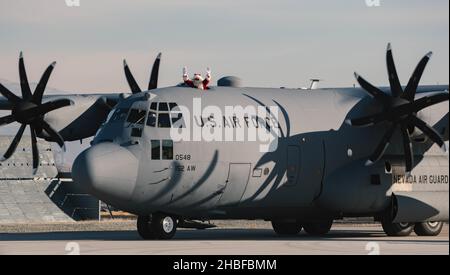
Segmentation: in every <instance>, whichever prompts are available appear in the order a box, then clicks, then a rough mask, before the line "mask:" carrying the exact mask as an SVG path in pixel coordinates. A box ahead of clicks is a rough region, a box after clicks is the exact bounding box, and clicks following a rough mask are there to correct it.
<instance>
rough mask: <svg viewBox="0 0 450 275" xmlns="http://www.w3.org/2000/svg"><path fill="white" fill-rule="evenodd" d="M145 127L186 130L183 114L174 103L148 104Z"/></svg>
mask: <svg viewBox="0 0 450 275" xmlns="http://www.w3.org/2000/svg"><path fill="white" fill-rule="evenodd" d="M130 115H131V114H130ZM147 126H150V127H158V128H170V127H173V128H186V125H185V122H184V119H183V113H182V112H181V109H180V107H179V106H178V104H177V103H174V102H171V103H167V102H152V103H151V104H150V112H149V114H148V119H147Z"/></svg>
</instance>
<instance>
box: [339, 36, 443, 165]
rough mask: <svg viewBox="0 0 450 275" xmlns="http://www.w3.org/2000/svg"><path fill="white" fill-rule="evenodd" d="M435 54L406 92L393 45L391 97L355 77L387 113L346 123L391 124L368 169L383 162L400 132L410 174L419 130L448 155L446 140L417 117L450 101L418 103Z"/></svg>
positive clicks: (422, 63) (440, 97)
mask: <svg viewBox="0 0 450 275" xmlns="http://www.w3.org/2000/svg"><path fill="white" fill-rule="evenodd" d="M432 55H433V53H432V52H430V53H428V54H427V55H425V56H424V57H423V58H422V60H421V61H420V62H419V65H417V67H416V69H415V71H414V73H413V75H412V76H411V78H410V80H409V82H408V85H407V86H406V88H405V89H403V87H402V86H401V84H400V80H399V77H398V74H397V69H396V67H395V62H394V57H393V53H392V47H391V44H389V45H388V47H387V53H386V61H387V69H388V74H389V83H390V88H391V95H389V94H386V93H384V92H383V91H381V90H380V89H379V88H377V87H375V86H373V85H372V84H370V83H369V82H368V81H366V80H365V79H364V78H363V77H361V76H360V75H359V74H357V73H355V77H356V79H357V81H358V83H359V84H360V85H361V87H362V88H363V89H364V90H365V91H366V92H367V93H368V94H369V95H370V96H372V97H373V98H374V99H375V100H376V101H378V102H380V103H381V104H382V105H383V111H382V112H380V113H377V114H373V115H369V116H365V117H362V118H356V119H349V120H347V121H346V122H347V123H348V124H349V125H352V126H359V127H361V126H371V125H375V124H379V123H388V124H389V125H390V126H389V127H388V129H387V131H386V133H385V135H384V136H383V138H382V140H381V141H380V143H379V144H378V146H377V147H376V149H375V151H374V153H373V154H372V155H371V156H370V158H369V160H368V161H367V162H366V165H367V166H370V165H373V164H374V163H376V162H377V161H378V160H380V159H381V158H382V157H383V155H384V153H385V151H386V150H387V148H388V147H389V145H390V142H391V139H392V137H393V135H394V133H395V132H396V130H397V129H400V132H401V134H402V142H403V149H404V154H405V155H404V159H405V166H406V172H407V173H410V172H411V171H412V169H413V166H414V154H413V146H412V141H411V134H412V133H413V132H414V129H415V128H418V129H420V130H421V131H422V132H423V134H424V135H425V136H427V137H428V138H429V139H430V140H431V141H433V143H436V144H437V145H439V146H440V147H441V148H442V149H443V150H444V151H446V150H447V149H446V147H445V142H444V139H443V138H442V137H441V135H440V134H439V133H438V132H437V131H436V130H435V129H434V128H433V127H431V126H430V125H428V124H427V123H426V122H424V121H423V120H422V119H420V118H419V117H417V113H418V112H419V111H421V110H423V109H425V108H428V107H430V106H433V105H435V104H439V103H441V102H444V101H448V100H449V94H448V93H440V94H435V95H431V96H425V97H422V98H420V99H417V100H416V93H417V89H418V87H419V83H420V80H421V78H422V75H423V73H424V71H425V68H426V66H427V64H428V62H429V61H430V59H431V57H432Z"/></svg>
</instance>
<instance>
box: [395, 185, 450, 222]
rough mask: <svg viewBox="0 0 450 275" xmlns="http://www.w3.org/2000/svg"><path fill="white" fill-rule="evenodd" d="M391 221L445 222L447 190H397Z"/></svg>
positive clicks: (446, 219) (447, 210) (447, 207)
mask: <svg viewBox="0 0 450 275" xmlns="http://www.w3.org/2000/svg"><path fill="white" fill-rule="evenodd" d="M393 199H394V202H393V204H394V205H393V213H392V214H393V222H394V223H402V222H447V221H448V214H449V213H448V212H449V204H448V199H449V192H397V193H394V196H393Z"/></svg>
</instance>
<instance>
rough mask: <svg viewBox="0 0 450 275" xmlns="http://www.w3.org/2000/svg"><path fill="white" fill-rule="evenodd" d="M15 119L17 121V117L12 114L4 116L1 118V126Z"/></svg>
mask: <svg viewBox="0 0 450 275" xmlns="http://www.w3.org/2000/svg"><path fill="white" fill-rule="evenodd" d="M14 121H16V119H15V118H14V116H12V115H9V116H5V117H2V118H0V126H3V125H7V124H11V123H13V122H14Z"/></svg>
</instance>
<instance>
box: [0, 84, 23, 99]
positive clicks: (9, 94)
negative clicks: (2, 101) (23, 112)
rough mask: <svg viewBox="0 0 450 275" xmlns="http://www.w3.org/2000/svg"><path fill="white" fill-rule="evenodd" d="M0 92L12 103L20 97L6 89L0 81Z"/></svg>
mask: <svg viewBox="0 0 450 275" xmlns="http://www.w3.org/2000/svg"><path fill="white" fill-rule="evenodd" d="M0 94H2V95H3V96H4V97H5V98H6V99H8V100H9V101H11V102H12V103H17V102H19V101H20V100H21V99H20V97H18V96H16V95H15V94H13V93H12V92H11V91H10V90H8V89H7V88H6V87H5V86H3V85H2V84H1V83H0Z"/></svg>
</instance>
